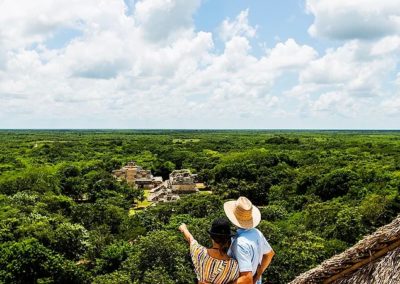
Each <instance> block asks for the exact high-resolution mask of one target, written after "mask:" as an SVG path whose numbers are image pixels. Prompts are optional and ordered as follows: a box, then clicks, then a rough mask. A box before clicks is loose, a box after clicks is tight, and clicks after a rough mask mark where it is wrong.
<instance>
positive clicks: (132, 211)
mask: <svg viewBox="0 0 400 284" xmlns="http://www.w3.org/2000/svg"><path fill="white" fill-rule="evenodd" d="M149 195H150V189H145V190H144V200H143V201H139V202H138V203H137V204H136V205H135V206H134V207H132V208H131V209H129V216H133V215H135V213H136V211H139V210H143V209H145V208H146V207H149V206H150V205H151V204H152V202H150V201H148V200H147V198H148V197H149Z"/></svg>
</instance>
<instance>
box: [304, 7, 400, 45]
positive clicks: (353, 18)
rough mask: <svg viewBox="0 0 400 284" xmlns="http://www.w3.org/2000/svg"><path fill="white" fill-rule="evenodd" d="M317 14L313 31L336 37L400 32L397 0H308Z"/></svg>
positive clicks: (313, 34) (352, 37) (309, 9)
mask: <svg viewBox="0 0 400 284" xmlns="http://www.w3.org/2000/svg"><path fill="white" fill-rule="evenodd" d="M306 7H307V11H308V12H309V13H311V14H313V15H314V17H315V19H314V23H313V24H312V25H311V26H310V28H309V30H308V31H309V33H310V34H311V35H312V36H314V37H326V38H332V39H340V40H348V39H374V38H381V37H384V36H388V35H393V34H399V32H400V5H399V3H398V1H396V0H382V1H375V0H352V1H347V0H335V1H320V0H307V1H306Z"/></svg>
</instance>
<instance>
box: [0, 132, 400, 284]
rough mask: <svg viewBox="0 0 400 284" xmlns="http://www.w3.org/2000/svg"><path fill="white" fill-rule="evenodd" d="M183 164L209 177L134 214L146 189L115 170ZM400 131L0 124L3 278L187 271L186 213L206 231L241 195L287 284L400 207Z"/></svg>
mask: <svg viewBox="0 0 400 284" xmlns="http://www.w3.org/2000/svg"><path fill="white" fill-rule="evenodd" d="M130 160H134V161H136V162H137V163H138V164H139V165H141V166H143V167H144V168H146V169H151V170H152V172H153V174H154V175H161V176H163V177H164V178H167V177H168V174H169V173H170V172H171V171H172V170H174V169H181V168H188V169H191V170H192V172H193V173H197V174H198V176H199V178H200V179H201V180H202V181H204V182H205V183H206V184H207V185H209V187H210V188H211V189H212V191H213V194H211V195H200V196H199V195H198V196H195V197H193V196H188V197H185V198H182V199H181V200H180V201H179V202H177V203H170V204H162V205H158V206H156V207H149V208H147V209H146V210H143V211H141V212H137V213H136V214H134V215H129V214H128V212H129V209H130V208H131V207H132V206H133V204H134V203H136V202H138V201H140V200H143V198H144V196H143V190H139V189H132V188H130V187H129V186H128V185H127V184H124V183H119V182H117V181H116V180H115V179H114V178H113V177H112V176H111V174H110V173H111V171H112V170H113V169H116V168H119V167H120V166H121V165H123V164H125V163H126V162H127V161H130ZM399 191H400V132H393V131H392V132H390V131H387V132H384V131H250V130H249V131H228V130H227V131H206V130H197V131H196V130H192V131H189V130H187V131H183V130H181V131H178V130H176V131H175V130H169V131H158V130H148V131H133V130H124V131H122V130H121V131H111V130H82V131H75V130H57V131H50V130H49V131H45V130H40V131H39V130H38V131H31V130H15V131H14V130H3V131H0V207H1V208H0V283H193V281H194V279H195V275H194V273H193V268H192V266H191V263H190V259H189V254H188V248H187V247H186V244H185V243H184V241H183V238H182V237H181V236H180V235H179V233H178V231H177V227H178V225H179V224H180V223H181V222H186V223H187V224H188V226H189V228H190V229H191V231H193V234H194V236H195V237H196V238H197V239H198V240H199V242H201V243H203V244H204V245H206V244H208V242H209V240H208V236H207V233H206V230H207V229H208V227H209V225H210V222H211V221H212V220H213V219H214V218H216V217H218V216H222V215H223V211H222V204H223V202H224V200H225V199H231V198H237V197H238V196H240V195H245V196H247V197H248V198H250V199H251V200H252V201H253V202H254V203H255V204H256V205H257V206H259V207H260V209H261V212H262V218H263V221H262V222H261V224H260V225H259V229H260V230H261V231H262V232H263V233H264V234H265V235H266V236H267V238H268V239H269V241H270V243H271V245H272V247H273V248H274V250H275V252H276V257H275V258H274V260H273V263H272V265H271V267H270V268H269V269H268V270H267V272H266V275H265V276H266V277H267V278H268V279H269V281H271V283H287V282H288V281H290V280H291V279H293V278H294V277H295V276H296V275H298V274H299V273H301V272H303V271H306V270H308V269H310V268H311V267H313V266H315V265H317V264H318V263H320V262H321V261H323V260H324V259H326V258H329V257H330V256H332V255H334V254H337V253H338V252H341V251H343V250H344V249H346V248H347V247H349V246H351V245H352V244H354V243H355V242H356V241H357V240H359V239H360V238H361V237H362V236H363V235H365V234H368V233H371V232H373V231H374V230H376V228H378V227H380V226H382V225H384V224H386V223H388V222H390V220H391V219H393V218H394V217H395V216H396V215H397V214H398V213H399V212H400V197H399V196H400V195H399Z"/></svg>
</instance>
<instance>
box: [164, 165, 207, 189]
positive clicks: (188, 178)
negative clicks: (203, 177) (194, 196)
mask: <svg viewBox="0 0 400 284" xmlns="http://www.w3.org/2000/svg"><path fill="white" fill-rule="evenodd" d="M196 180H197V175H194V174H192V173H191V172H190V170H187V169H182V170H174V171H173V172H172V173H170V175H169V180H168V187H169V188H171V190H172V192H174V193H193V192H197V191H199V190H198V189H197V187H196Z"/></svg>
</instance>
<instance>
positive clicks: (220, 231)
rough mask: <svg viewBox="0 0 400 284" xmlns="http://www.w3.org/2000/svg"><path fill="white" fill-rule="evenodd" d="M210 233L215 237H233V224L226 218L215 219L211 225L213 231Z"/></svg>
mask: <svg viewBox="0 0 400 284" xmlns="http://www.w3.org/2000/svg"><path fill="white" fill-rule="evenodd" d="M208 233H209V234H210V235H211V237H212V236H215V237H232V236H234V234H232V232H231V223H230V222H229V220H228V219H226V218H218V219H215V220H214V222H213V223H212V225H211V230H209V231H208Z"/></svg>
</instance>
